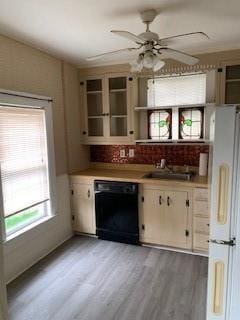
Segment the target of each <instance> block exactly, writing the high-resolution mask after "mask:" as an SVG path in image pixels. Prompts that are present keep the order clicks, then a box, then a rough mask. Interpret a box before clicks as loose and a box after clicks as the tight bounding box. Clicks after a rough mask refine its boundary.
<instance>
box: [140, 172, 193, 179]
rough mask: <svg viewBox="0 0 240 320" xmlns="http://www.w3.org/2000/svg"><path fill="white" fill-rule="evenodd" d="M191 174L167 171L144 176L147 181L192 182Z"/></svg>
mask: <svg viewBox="0 0 240 320" xmlns="http://www.w3.org/2000/svg"><path fill="white" fill-rule="evenodd" d="M191 177H192V175H191V173H185V172H170V171H169V172H166V171H153V172H149V173H147V174H146V175H144V176H143V178H146V179H166V180H186V181H189V180H191Z"/></svg>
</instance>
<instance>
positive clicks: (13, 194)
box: [0, 106, 49, 217]
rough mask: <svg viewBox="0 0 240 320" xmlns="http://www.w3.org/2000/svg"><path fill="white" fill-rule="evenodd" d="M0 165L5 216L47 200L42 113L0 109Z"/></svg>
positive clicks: (47, 184) (47, 183)
mask: <svg viewBox="0 0 240 320" xmlns="http://www.w3.org/2000/svg"><path fill="white" fill-rule="evenodd" d="M0 165H1V179H2V192H3V207H4V215H5V217H7V216H10V215H13V214H15V213H17V212H20V211H23V210H25V209H28V208H30V207H32V206H34V205H36V204H39V203H43V202H45V201H47V200H48V199H49V181H48V159H47V145H46V127H45V112H44V110H42V109H33V108H18V107H1V106H0Z"/></svg>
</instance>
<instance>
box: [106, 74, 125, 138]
mask: <svg viewBox="0 0 240 320" xmlns="http://www.w3.org/2000/svg"><path fill="white" fill-rule="evenodd" d="M108 88H109V117H110V137H126V136H127V135H128V131H127V130H128V123H127V122H128V101H127V78H126V77H118V78H109V79H108Z"/></svg>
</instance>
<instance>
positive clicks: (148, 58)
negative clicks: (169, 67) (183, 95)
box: [130, 50, 165, 72]
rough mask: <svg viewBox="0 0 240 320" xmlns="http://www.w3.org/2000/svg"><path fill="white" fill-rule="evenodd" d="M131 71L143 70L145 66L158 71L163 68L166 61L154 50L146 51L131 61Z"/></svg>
mask: <svg viewBox="0 0 240 320" xmlns="http://www.w3.org/2000/svg"><path fill="white" fill-rule="evenodd" d="M130 65H131V72H141V71H142V69H143V68H146V69H152V70H153V72H156V71H158V70H160V69H161V68H163V66H164V65H165V62H164V61H162V60H161V59H160V57H159V56H157V55H156V54H154V53H153V52H152V51H150V50H149V51H146V52H145V53H141V54H140V55H139V56H138V59H137V60H134V61H133V62H131V63H130Z"/></svg>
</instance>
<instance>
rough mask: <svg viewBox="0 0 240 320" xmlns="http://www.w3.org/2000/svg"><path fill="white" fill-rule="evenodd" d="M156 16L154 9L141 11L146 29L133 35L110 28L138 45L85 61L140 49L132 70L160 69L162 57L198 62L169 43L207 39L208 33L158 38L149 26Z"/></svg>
mask: <svg viewBox="0 0 240 320" xmlns="http://www.w3.org/2000/svg"><path fill="white" fill-rule="evenodd" d="M156 16H157V12H156V10H154V9H150V10H146V11H144V12H142V13H141V19H142V22H143V23H144V24H146V31H145V32H143V33H140V34H139V35H135V34H133V33H131V32H129V31H120V30H112V31H111V32H112V33H114V34H116V35H118V36H121V37H123V38H126V39H128V40H131V41H133V42H135V44H137V45H138V47H133V48H125V49H120V50H115V51H111V52H107V53H102V54H99V55H96V56H93V57H89V58H87V61H93V60H97V59H101V58H105V57H109V56H113V55H115V54H119V53H124V52H132V51H138V50H141V51H140V53H139V54H138V57H137V59H136V60H135V61H133V62H132V63H130V64H131V66H132V68H131V71H132V72H140V71H142V69H143V68H147V69H152V70H153V71H154V72H156V71H158V70H160V69H161V68H162V67H163V66H164V65H165V62H164V61H162V59H173V60H177V61H180V62H182V63H185V64H188V65H194V64H196V63H198V61H199V59H198V58H197V57H194V56H191V55H189V54H187V53H185V52H182V51H179V50H176V49H172V48H169V47H168V46H169V45H173V46H174V44H176V43H178V41H179V40H180V41H181V42H184V41H185V42H186V41H187V42H196V41H201V40H206V39H209V37H208V35H207V34H206V33H204V32H190V33H185V34H180V35H176V36H171V37H167V38H159V36H158V34H157V33H155V32H152V31H150V29H149V26H150V24H151V22H153V20H154V19H155V17H156Z"/></svg>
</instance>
